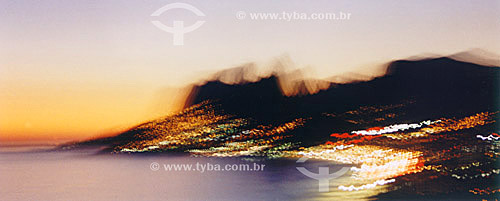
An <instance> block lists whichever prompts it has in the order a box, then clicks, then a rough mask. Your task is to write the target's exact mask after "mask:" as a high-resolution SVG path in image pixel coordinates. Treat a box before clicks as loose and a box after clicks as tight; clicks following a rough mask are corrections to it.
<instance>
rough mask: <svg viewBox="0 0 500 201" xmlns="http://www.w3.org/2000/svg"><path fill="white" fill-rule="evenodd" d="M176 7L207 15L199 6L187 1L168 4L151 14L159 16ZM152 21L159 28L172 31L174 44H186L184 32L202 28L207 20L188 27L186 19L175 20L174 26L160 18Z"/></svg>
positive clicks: (202, 15) (201, 15)
mask: <svg viewBox="0 0 500 201" xmlns="http://www.w3.org/2000/svg"><path fill="white" fill-rule="evenodd" d="M175 8H181V9H185V10H188V11H191V12H192V13H194V14H195V15H197V16H200V17H204V16H205V14H204V13H203V12H201V11H200V10H199V9H198V8H196V7H194V6H192V5H189V4H186V3H171V4H167V5H165V6H163V7H161V8H160V9H158V10H156V11H155V12H154V13H153V14H151V16H152V17H157V16H160V15H161V14H163V13H164V12H166V11H168V10H171V9H175ZM151 23H153V25H155V26H156V27H158V28H159V29H161V30H163V31H166V32H168V33H172V34H173V35H174V41H173V44H174V45H184V34H185V33H189V32H192V31H194V30H196V29H198V28H200V27H201V25H203V23H205V21H197V22H196V23H194V24H193V25H191V26H188V27H184V21H174V26H173V27H169V26H166V25H165V24H163V23H161V22H160V21H158V20H153V21H151Z"/></svg>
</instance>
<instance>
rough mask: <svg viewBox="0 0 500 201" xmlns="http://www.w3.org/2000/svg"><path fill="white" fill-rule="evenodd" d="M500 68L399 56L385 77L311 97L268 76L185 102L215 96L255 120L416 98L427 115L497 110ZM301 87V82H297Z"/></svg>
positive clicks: (206, 89)
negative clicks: (289, 91) (287, 91)
mask: <svg viewBox="0 0 500 201" xmlns="http://www.w3.org/2000/svg"><path fill="white" fill-rule="evenodd" d="M499 78H500V69H499V68H497V67H487V66H481V65H477V64H473V63H467V62H461V61H456V60H453V59H450V58H446V57H442V58H435V59H426V60H418V61H408V60H398V61H394V62H391V63H390V64H389V65H388V68H387V73H386V75H385V76H383V77H379V78H375V79H373V80H370V81H362V82H355V83H347V84H335V83H332V84H331V86H330V87H329V88H328V89H326V90H322V91H319V92H318V93H316V94H312V95H299V96H291V97H288V96H284V95H283V94H282V91H281V90H280V86H279V79H280V77H279V76H277V75H271V76H270V77H265V78H262V79H261V80H260V81H258V82H254V83H242V84H232V85H230V84H225V83H222V82H220V81H218V80H214V81H210V82H207V83H205V84H204V85H201V86H197V87H195V88H194V89H193V90H192V92H191V95H190V98H189V101H188V102H187V103H186V106H190V105H193V104H198V103H200V102H202V101H204V100H219V101H220V102H221V103H222V105H224V109H225V111H227V112H229V113H234V114H239V115H243V116H247V117H252V118H256V119H264V120H268V121H283V120H286V119H289V118H293V117H296V116H308V115H313V114H316V113H324V112H342V111H346V110H349V109H353V108H356V107H359V106H361V105H382V104H384V105H387V104H395V103H398V102H401V101H402V100H412V101H414V102H415V103H416V104H415V107H416V109H417V108H419V109H422V110H423V111H425V112H426V115H427V116H428V115H429V112H431V113H435V114H443V113H445V114H446V113H449V112H450V111H453V113H467V112H470V111H478V110H495V111H496V110H498V105H497V104H496V103H497V102H498V99H497V98H498V97H499V96H498V95H499V94H498V92H499V80H498V79H499ZM297 82H298V83H296V86H297V90H298V91H305V90H306V89H304V88H305V86H304V81H297Z"/></svg>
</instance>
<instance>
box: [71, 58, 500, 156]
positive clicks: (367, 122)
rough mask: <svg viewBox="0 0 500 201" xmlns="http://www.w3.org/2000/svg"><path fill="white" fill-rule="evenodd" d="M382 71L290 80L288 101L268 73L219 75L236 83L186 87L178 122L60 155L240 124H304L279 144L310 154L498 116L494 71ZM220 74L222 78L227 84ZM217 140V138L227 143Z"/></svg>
mask: <svg viewBox="0 0 500 201" xmlns="http://www.w3.org/2000/svg"><path fill="white" fill-rule="evenodd" d="M252 68H253V67H252ZM386 71H387V72H386V74H385V75H384V76H382V77H377V78H374V79H372V80H369V81H355V82H351V83H343V84H339V83H333V82H326V81H323V80H307V79H295V80H292V81H290V82H288V83H287V85H288V87H290V86H292V87H294V88H295V89H294V90H295V91H298V92H299V93H295V94H294V95H291V96H290V95H285V94H284V91H283V86H282V85H283V80H282V79H283V76H284V75H283V73H273V74H271V75H269V76H267V77H262V78H260V79H259V78H256V77H255V76H256V75H255V74H252V75H241V73H245V72H250V73H253V72H254V71H253V70H251V69H250V70H248V69H241V68H239V69H237V70H236V71H231V70H226V71H224V72H221V73H218V74H217V76H216V78H221V77H225V78H228V77H234V76H237V79H236V80H237V81H239V82H232V83H227V82H223V81H221V80H218V79H214V80H212V81H207V82H205V83H204V84H201V85H199V86H196V87H194V88H193V89H192V91H191V93H190V95H189V98H188V99H187V101H186V103H185V108H186V109H185V110H184V111H183V112H181V113H179V114H176V115H172V116H167V117H164V118H160V119H157V120H154V121H150V122H145V123H143V124H141V125H138V126H136V127H133V128H132V129H130V130H128V131H125V132H123V133H122V134H119V135H117V136H114V137H108V138H100V139H95V140H89V141H85V142H80V143H73V144H70V145H65V146H63V147H65V148H72V147H81V146H84V145H105V146H106V147H107V148H106V149H105V151H113V150H114V151H120V150H121V149H123V147H128V148H130V147H143V148H142V149H145V148H144V146H143V145H141V143H138V142H143V141H145V140H146V141H155V142H156V143H157V142H159V140H160V139H164V138H172V136H179V135H185V134H184V133H190V132H191V133H192V132H194V131H195V130H196V129H200V131H196V132H204V131H203V130H207V127H210V128H211V129H213V128H212V127H213V124H223V125H226V124H228V122H235V121H240V120H241V119H244V121H245V122H247V123H246V124H238V125H239V126H235V127H234V128H232V130H233V131H232V132H236V131H238V132H241V131H243V130H244V129H247V128H251V127H259V126H258V125H269V126H271V127H279V126H280V125H285V124H287V123H289V122H294V121H296V120H297V119H298V118H299V119H307V121H306V123H305V124H304V125H303V126H300V127H297V128H294V129H293V130H290V131H286V132H287V133H286V136H291V137H288V138H287V139H286V140H287V142H291V143H294V142H300V143H301V145H303V146H310V145H315V144H319V143H324V142H325V140H328V138H329V134H330V133H332V131H337V132H348V131H350V130H353V129H366V128H369V127H373V126H380V124H381V123H384V124H385V125H388V124H393V123H411V122H417V121H422V120H426V119H439V118H444V117H450V118H453V117H456V116H468V115H470V114H473V113H477V112H483V111H493V112H495V111H498V110H499V105H498V102H499V100H498V97H500V96H499V89H500V88H499V84H500V82H499V78H500V68H498V67H491V66H482V65H478V64H473V63H468V62H462V61H457V60H454V59H451V58H447V57H440V58H433V59H421V60H415V61H410V60H397V61H393V62H391V63H390V64H389V65H388V67H387V70H386ZM224 73H229V76H228V75H226V74H224ZM246 77H251V78H252V80H254V82H249V81H246V80H245V78H246ZM229 80H230V79H229ZM325 82H326V84H327V85H325ZM311 83H316V84H317V83H320V84H321V85H322V86H326V87H323V90H320V91H317V92H316V93H313V94H311V93H308V92H310V89H309V88H310V87H309V88H308V86H310V85H311ZM380 108H383V109H380ZM360 111H361V112H360ZM388 116H389V117H390V118H387V117H388ZM211 118H213V119H217V118H219V119H221V120H220V121H219V120H218V121H215V122H214V121H210V119H211ZM200 119H202V120H203V121H202V120H200ZM375 120H376V121H375ZM193 121H200V122H205V123H199V124H197V125H198V126H194V127H192V128H191V127H183V128H181V129H179V128H176V127H178V126H177V125H184V124H186V123H188V124H189V122H193ZM206 122H208V123H206ZM229 124H232V123H229ZM211 126H212V127H211ZM216 127H220V125H219V126H216ZM169 128H175V129H169ZM216 129H218V128H216ZM208 130H210V129H208ZM222 133H223V134H221V135H229V134H227V133H224V132H222ZM166 135H167V136H170V137H166ZM284 135H285V134H283V136H284ZM193 139H195V138H193ZM193 139H192V140H193ZM196 139H197V138H196ZM207 139H212V138H211V137H208V138H207ZM197 140H199V139H197ZM188 141H189V140H188ZM193 141H194V140H193ZM143 144H144V143H143ZM220 144H221V142H220V141H219V142H210V143H201V142H200V143H198V145H197V144H192V143H187V145H182V146H180V145H179V146H175V147H176V150H177V151H183V150H187V149H190V148H193V147H196V148H200V147H205V148H209V147H211V146H219V145H220Z"/></svg>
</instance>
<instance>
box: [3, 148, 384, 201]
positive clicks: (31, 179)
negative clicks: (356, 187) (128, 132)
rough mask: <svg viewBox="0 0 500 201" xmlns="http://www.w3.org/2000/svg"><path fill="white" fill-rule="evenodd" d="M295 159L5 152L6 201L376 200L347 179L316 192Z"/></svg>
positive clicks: (310, 164)
mask: <svg viewBox="0 0 500 201" xmlns="http://www.w3.org/2000/svg"><path fill="white" fill-rule="evenodd" d="M152 162H158V163H159V164H164V163H166V164H196V163H197V162H198V163H200V164H206V163H211V164H221V165H225V164H241V163H248V164H253V163H257V164H264V165H265V168H264V171H258V172H249V171H247V172H245V171H238V172H227V171H226V172H204V173H201V172H196V171H192V172H190V171H164V170H159V171H152V170H151V169H150V164H151V163H152ZM301 166H304V167H306V168H307V169H308V170H310V171H311V172H317V171H318V167H319V166H329V167H330V169H331V170H330V171H335V169H338V168H340V166H338V165H332V164H331V162H325V161H314V160H309V161H307V162H306V163H304V164H301ZM296 167H297V165H296V163H295V160H293V159H288V160H259V159H257V160H252V161H247V160H242V159H241V158H205V157H189V156H186V155H182V156H179V155H94V154H92V152H90V151H88V150H87V151H85V152H74V151H73V152H45V153H5V152H3V153H1V152H0V178H1V179H0V195H2V198H1V199H2V200H332V199H335V198H339V199H340V198H342V197H344V198H349V199H354V198H359V199H360V200H366V197H367V196H371V195H376V194H377V192H378V191H379V190H381V189H382V188H383V187H376V188H374V189H371V190H370V191H363V193H359V192H357V193H353V192H345V191H340V190H338V189H336V188H337V186H338V185H339V184H345V183H353V182H355V181H352V179H351V178H350V175H349V174H346V175H344V176H342V177H340V178H337V179H333V180H331V182H330V184H331V185H330V189H331V192H329V193H319V192H318V182H317V180H314V179H311V178H308V177H306V176H304V175H302V174H301V173H300V172H299V171H297V169H296Z"/></svg>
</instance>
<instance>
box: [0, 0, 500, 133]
mask: <svg viewBox="0 0 500 201" xmlns="http://www.w3.org/2000/svg"><path fill="white" fill-rule="evenodd" d="M183 2H184V3H188V4H191V5H193V6H195V7H196V8H198V9H199V10H201V11H202V12H203V13H204V14H205V15H206V16H204V17H200V16H196V15H194V14H193V13H191V12H189V11H185V10H179V9H178V10H171V11H169V12H168V13H165V14H164V15H162V16H161V18H160V20H161V21H162V22H164V24H172V21H173V20H183V21H185V22H184V23H185V24H186V25H190V24H193V23H194V22H196V21H197V20H204V21H205V23H204V24H203V25H202V26H201V27H200V28H199V29H197V30H195V31H193V32H191V33H187V34H186V35H185V36H184V37H185V39H184V43H185V44H184V45H183V46H173V45H172V34H169V33H166V32H164V31H161V30H159V29H158V28H157V27H155V26H153V25H152V23H151V20H153V17H152V16H151V13H153V12H154V11H156V10H157V9H158V8H160V7H162V6H164V5H165V4H168V3H173V2H171V1H116V0H111V1H55V0H48V1H6V0H0V140H2V141H9V140H79V139H85V138H89V137H94V136H100V135H105V134H109V133H113V132H118V131H120V130H123V129H126V128H129V127H131V126H133V125H134V124H137V123H140V122H142V121H145V120H148V119H151V118H154V117H158V116H161V115H165V114H167V113H169V112H173V111H175V110H178V109H179V108H180V106H181V104H180V103H181V102H182V100H183V98H184V97H185V95H186V92H185V90H182V89H185V88H186V86H187V85H188V84H191V83H194V82H196V81H197V80H199V79H201V78H204V77H207V76H208V75H209V74H210V73H213V72H216V71H217V70H221V69H225V68H230V67H235V66H239V65H242V64H245V63H249V62H257V63H259V64H261V65H263V66H265V65H266V64H268V63H272V61H273V59H274V58H276V57H280V56H282V55H287V56H288V57H289V58H291V59H292V60H293V61H294V63H295V64H296V66H298V67H308V68H310V69H313V72H314V75H315V76H316V77H319V78H322V77H329V76H333V75H336V74H341V73H346V72H358V73H364V74H371V73H372V72H374V71H373V69H374V68H376V67H377V66H380V65H382V64H384V63H385V62H388V61H391V60H394V59H403V58H407V57H410V56H415V55H419V54H423V53H433V54H441V55H448V54H454V53H457V52H461V51H465V50H469V49H472V48H479V49H482V50H485V51H488V52H492V53H500V39H499V36H500V16H499V15H500V14H499V13H500V12H499V11H500V2H499V1H496V0H487V1H482V2H480V3H479V2H476V1H466V0H456V1H451V0H449V1H446V0H439V1H430V0H429V1H414V2H406V1H397V0H383V2H372V1H351V0H344V1H314V2H310V1H297V0H292V1H286V2H285V1H255V2H254V1H252V2H250V1H248V2H246V1H229V0H223V1H215V0H209V1H201V0H200V1H194V0H193V1H183ZM238 11H245V12H247V13H249V12H278V13H281V12H284V11H285V12H304V13H314V12H347V13H351V19H349V20H343V21H328V20H317V21H310V20H292V21H279V20H274V21H273V20H267V21H265V20H250V19H245V20H240V19H237V18H236V13H237V12H238Z"/></svg>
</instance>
